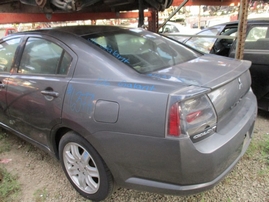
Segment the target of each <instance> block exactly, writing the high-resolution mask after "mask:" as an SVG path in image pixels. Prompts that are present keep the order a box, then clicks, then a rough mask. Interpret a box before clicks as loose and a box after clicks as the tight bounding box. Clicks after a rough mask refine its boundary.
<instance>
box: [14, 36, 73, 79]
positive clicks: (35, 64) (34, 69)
mask: <svg viewBox="0 0 269 202" xmlns="http://www.w3.org/2000/svg"><path fill="white" fill-rule="evenodd" d="M71 61H72V58H71V56H70V55H69V54H68V53H67V52H65V50H64V49H62V48H61V47H60V46H58V45H57V44H55V43H53V42H51V41H48V40H45V39H40V38H29V39H28V40H27V42H26V45H25V48H24V51H23V54H22V58H21V62H20V66H19V71H18V72H19V73H21V74H67V71H68V68H69V66H70V64H71Z"/></svg>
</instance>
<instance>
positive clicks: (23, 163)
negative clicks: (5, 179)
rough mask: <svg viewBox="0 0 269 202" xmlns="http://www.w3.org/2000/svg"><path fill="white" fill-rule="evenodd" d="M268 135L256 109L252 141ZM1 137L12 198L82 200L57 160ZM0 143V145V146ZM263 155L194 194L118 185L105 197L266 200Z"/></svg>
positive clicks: (264, 116)
mask: <svg viewBox="0 0 269 202" xmlns="http://www.w3.org/2000/svg"><path fill="white" fill-rule="evenodd" d="M268 135H269V113H266V112H259V115H258V118H257V122H256V124H255V132H254V137H253V141H252V143H251V144H255V143H257V142H261V140H262V139H264V138H265V137H267V136H268ZM4 141H5V142H3V141H1V142H0V143H1V144H2V145H3V144H10V145H11V150H10V151H8V152H4V153H1V154H0V162H1V165H0V166H4V167H5V168H6V169H7V170H8V171H9V172H10V173H12V174H14V175H17V176H18V181H19V183H20V184H21V191H20V192H19V193H18V196H17V198H16V199H13V200H12V201H13V202H43V201H44V202H48V201H53V202H82V201H86V200H85V199H84V198H82V197H81V196H80V195H79V194H78V193H77V192H76V191H75V190H74V189H73V188H72V187H71V185H70V184H69V182H68V180H67V178H66V177H65V175H64V172H63V171H62V168H61V166H60V163H59V162H58V161H57V160H56V159H54V158H53V157H51V156H49V155H48V154H46V153H44V152H43V151H41V150H39V149H38V148H36V147H34V146H32V145H30V144H28V143H26V142H25V141H23V140H21V139H19V138H17V137H16V136H14V135H11V134H9V135H8V137H7V138H5V140H4ZM1 144H0V146H1ZM262 158H264V155H262V154H261V153H259V152H258V153H257V154H255V155H245V156H244V157H243V158H242V159H241V160H240V162H239V163H238V165H237V166H236V167H235V169H234V170H233V172H231V173H230V174H229V175H228V176H227V177H226V178H225V179H224V180H223V181H222V182H221V183H220V184H218V185H217V186H215V187H214V188H213V189H212V190H210V191H207V192H204V193H202V194H197V195H193V196H185V197H182V196H181V197H180V196H170V195H160V194H155V193H148V192H140V191H136V190H128V189H123V188H121V189H118V190H117V191H116V192H115V193H114V194H112V196H111V197H110V198H108V199H107V200H106V201H107V202H111V201H120V202H121V201H126V202H127V201H128V202H130V201H133V202H136V201H137V202H141V201H147V202H150V201H165V202H167V201H187V202H189V201H190V202H192V201H206V202H207V201H218V202H219V201H227V202H228V201H233V202H237V201H244V202H245V201H251V202H269V167H268V165H266V163H265V161H263V160H262Z"/></svg>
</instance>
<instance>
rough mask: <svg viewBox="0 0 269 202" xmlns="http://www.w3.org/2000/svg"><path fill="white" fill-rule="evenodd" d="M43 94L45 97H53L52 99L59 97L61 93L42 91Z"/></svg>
mask: <svg viewBox="0 0 269 202" xmlns="http://www.w3.org/2000/svg"><path fill="white" fill-rule="evenodd" d="M41 93H42V94H43V95H45V96H52V97H58V96H59V93H57V92H55V91H47V90H42V91H41Z"/></svg>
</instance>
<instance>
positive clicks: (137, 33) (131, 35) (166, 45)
mask: <svg viewBox="0 0 269 202" xmlns="http://www.w3.org/2000/svg"><path fill="white" fill-rule="evenodd" d="M83 38H85V39H87V40H88V41H90V42H92V43H93V44H95V45H97V46H99V47H100V48H101V49H103V50H104V51H106V52H108V53H110V54H111V55H112V56H114V57H115V58H117V59H118V60H119V61H121V62H123V63H124V64H126V65H128V66H130V67H132V68H133V69H135V70H136V71H138V72H139V73H148V72H152V71H156V70H159V69H163V68H167V67H169V66H174V65H177V64H180V63H183V62H186V61H189V60H192V59H194V58H196V57H198V56H200V54H199V53H198V52H196V51H193V50H192V49H189V48H187V47H186V46H184V45H182V44H180V43H177V42H175V41H172V40H170V39H167V38H166V37H161V36H159V35H157V34H153V33H151V32H147V31H145V30H142V29H130V30H121V31H115V32H109V33H98V34H93V35H86V36H83Z"/></svg>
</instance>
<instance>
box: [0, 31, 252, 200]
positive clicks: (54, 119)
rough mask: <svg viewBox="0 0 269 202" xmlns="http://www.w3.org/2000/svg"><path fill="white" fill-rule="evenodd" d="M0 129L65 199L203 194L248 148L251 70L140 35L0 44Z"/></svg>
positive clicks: (25, 38) (80, 34)
mask: <svg viewBox="0 0 269 202" xmlns="http://www.w3.org/2000/svg"><path fill="white" fill-rule="evenodd" d="M0 66H1V69H0V87H1V88H0V125H1V126H2V127H3V128H5V129H7V130H10V131H12V132H14V133H16V134H17V135H18V136H20V137H22V138H24V139H25V140H27V141H29V142H31V143H33V144H35V145H37V146H39V147H40V148H42V149H44V150H45V151H47V152H49V153H50V154H52V155H54V156H56V157H57V158H59V159H60V162H61V164H62V167H63V170H64V172H65V174H66V176H67V178H68V179H69V181H70V182H71V184H72V185H73V186H74V188H75V189H76V190H77V191H78V192H79V193H80V194H81V195H82V196H84V197H85V198H87V199H90V200H94V201H96V200H103V199H105V198H106V197H107V196H109V194H110V193H111V192H112V191H113V186H114V183H115V184H117V185H118V186H121V187H128V188H132V189H140V190H145V191H152V192H159V193H166V194H192V193H196V192H201V191H204V190H207V189H210V188H212V187H213V186H214V185H215V184H216V183H218V182H219V181H220V180H221V179H222V178H223V177H224V176H225V175H226V174H228V173H229V172H230V171H231V170H232V168H233V167H234V166H235V165H236V163H237V162H238V161H239V159H240V157H241V156H242V155H243V154H244V153H245V151H246V150H247V148H248V145H249V143H250V141H251V137H252V132H253V127H254V123H255V118H256V113H257V103H256V97H255V95H254V94H253V92H252V90H251V88H250V84H251V78H250V73H249V67H250V62H249V61H244V60H235V59H230V58H225V57H220V56H216V55H204V54H202V53H200V52H198V51H196V50H195V49H193V48H189V47H187V46H186V45H184V44H182V43H179V42H177V41H175V40H172V39H169V38H168V37H163V36H161V35H158V34H156V33H152V32H149V31H146V30H144V29H142V28H120V27H116V26H76V27H71V26H70V27H60V28H53V29H46V30H36V31H28V32H22V33H16V34H12V35H9V36H7V37H5V38H3V39H1V40H0Z"/></svg>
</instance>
